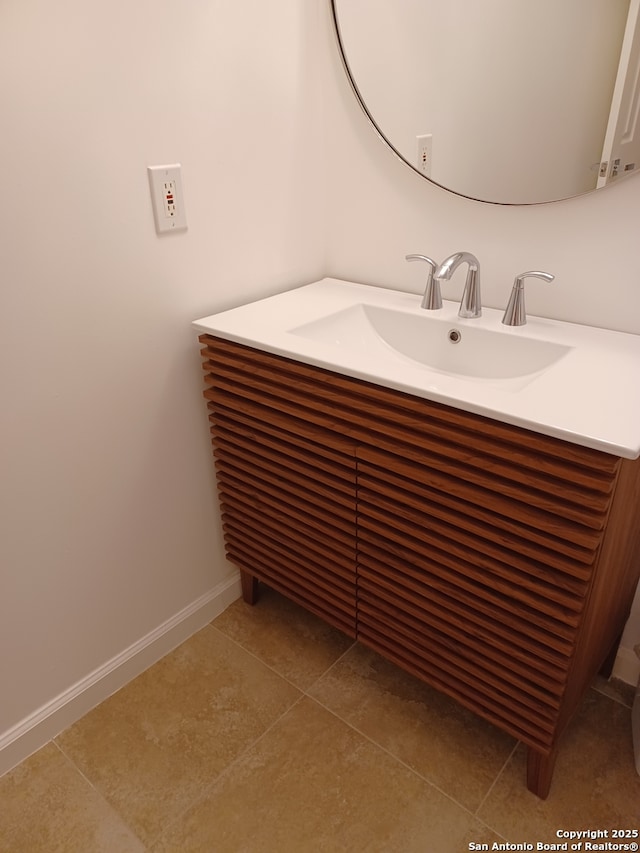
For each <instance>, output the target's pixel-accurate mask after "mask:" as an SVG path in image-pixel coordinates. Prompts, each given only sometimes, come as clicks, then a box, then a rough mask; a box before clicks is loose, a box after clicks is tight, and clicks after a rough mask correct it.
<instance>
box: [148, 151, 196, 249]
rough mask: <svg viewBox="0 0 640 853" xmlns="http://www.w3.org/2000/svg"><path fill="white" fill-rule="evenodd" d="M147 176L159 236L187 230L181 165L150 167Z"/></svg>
mask: <svg viewBox="0 0 640 853" xmlns="http://www.w3.org/2000/svg"><path fill="white" fill-rule="evenodd" d="M147 174H148V175H149V188H150V190H151V201H152V202H153V217H154V220H155V223H156V231H157V232H158V234H163V233H165V232H166V231H181V230H184V229H185V228H187V216H186V213H185V208H184V193H183V190H182V175H181V166H180V163H174V164H172V165H170V166H149V167H148V168H147Z"/></svg>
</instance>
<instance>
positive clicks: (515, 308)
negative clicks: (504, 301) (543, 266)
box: [502, 270, 555, 326]
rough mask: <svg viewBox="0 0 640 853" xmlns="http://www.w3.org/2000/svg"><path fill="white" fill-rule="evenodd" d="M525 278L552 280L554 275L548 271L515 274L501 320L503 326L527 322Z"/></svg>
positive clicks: (521, 324) (522, 324)
mask: <svg viewBox="0 0 640 853" xmlns="http://www.w3.org/2000/svg"><path fill="white" fill-rule="evenodd" d="M525 278H541V279H542V280H543V281H553V280H554V278H555V276H554V275H551V273H549V272H539V271H538V270H532V271H531V272H523V273H520V275H517V276H516V277H515V279H514V282H513V289H512V291H511V296H510V297H509V304H508V305H507V307H506V309H505V312H504V316H503V318H502V322H503V323H504V325H505V326H524V324H525V323H526V322H527V313H526V311H525V307H524V280H525Z"/></svg>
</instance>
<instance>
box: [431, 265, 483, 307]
mask: <svg viewBox="0 0 640 853" xmlns="http://www.w3.org/2000/svg"><path fill="white" fill-rule="evenodd" d="M462 263H466V264H468V266H469V269H468V271H467V278H466V281H465V285H464V292H463V294H462V300H461V301H460V309H459V311H458V316H459V317H480V316H481V314H482V301H481V297H480V262H479V261H478V259H477V258H476V256H475V255H472V254H471V252H456V253H455V254H453V255H450V256H449V257H448V258H446V259H445V260H444V261H443V262H442V263H441V264H440V266H439V267H438V269H437V270H436V271H435V273H434V274H433V277H434V279H435V280H436V281H449V279H450V278H451V276H452V275H453V273H454V272H455V271H456V270H457V268H458V267H459V266H460V264H462Z"/></svg>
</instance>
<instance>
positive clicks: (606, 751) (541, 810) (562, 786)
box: [479, 690, 640, 844]
mask: <svg viewBox="0 0 640 853" xmlns="http://www.w3.org/2000/svg"><path fill="white" fill-rule="evenodd" d="M525 758H526V755H525V750H524V748H523V747H518V750H517V751H516V753H515V755H514V757H513V759H512V760H511V762H510V763H509V765H508V766H507V768H506V769H505V771H504V773H503V774H502V776H501V777H500V779H499V780H498V782H497V784H496V786H495V788H494V789H493V791H492V792H491V794H490V795H489V797H488V798H487V801H486V802H485V803H484V804H483V806H482V808H481V809H480V811H479V816H480V817H482V818H483V820H485V821H486V823H488V824H489V825H490V826H491V827H492V828H493V829H495V830H496V831H497V832H499V833H500V834H501V835H503V836H504V837H505V838H508V839H509V841H511V842H530V843H534V844H535V843H536V842H538V841H540V842H545V843H552V842H555V843H558V838H557V837H556V832H557V830H558V829H602V830H612V829H614V828H615V829H639V828H640V777H639V776H638V775H637V774H636V772H635V768H634V763H633V748H632V743H631V723H630V711H629V709H628V708H626V707H624V706H623V705H621V704H620V703H618V702H615V701H613V700H611V699H610V698H608V697H606V696H603V695H602V694H601V693H599V692H597V691H595V690H590V691H589V693H588V694H587V698H586V699H585V702H584V704H583V706H582V708H581V710H580V712H579V714H578V716H577V717H576V718H575V719H574V720H573V722H572V723H571V725H570V727H569V729H568V730H567V732H566V733H565V737H564V738H563V740H562V742H561V745H560V751H559V754H558V759H557V762H556V767H555V772H554V776H553V781H552V784H551V792H550V794H549V797H548V799H547V800H540V799H539V798H538V797H536V796H535V795H534V794H531V793H530V792H529V791H528V790H527V788H526V774H525ZM609 840H611V839H609Z"/></svg>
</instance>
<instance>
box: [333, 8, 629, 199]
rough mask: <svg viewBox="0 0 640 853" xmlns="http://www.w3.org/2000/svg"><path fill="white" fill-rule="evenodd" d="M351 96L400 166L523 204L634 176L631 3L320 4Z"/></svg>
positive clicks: (476, 194)
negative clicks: (330, 21)
mask: <svg viewBox="0 0 640 853" xmlns="http://www.w3.org/2000/svg"><path fill="white" fill-rule="evenodd" d="M331 2H332V7H333V14H334V20H335V23H336V29H337V32H338V37H339V42H340V47H341V50H342V53H343V59H344V62H345V65H346V68H347V71H348V73H349V75H350V77H351V82H352V84H353V86H354V89H355V92H356V94H357V96H358V98H359V100H360V102H361V104H362V106H363V107H364V109H365V111H366V112H367V113H368V115H369V117H370V118H371V120H372V121H373V122H374V124H375V125H376V127H377V129H378V131H379V132H380V133H381V135H382V136H383V137H384V138H385V140H386V141H387V142H388V143H389V144H390V145H391V146H392V148H394V149H395V151H396V152H397V153H398V154H399V155H400V156H401V157H402V159H404V160H405V161H406V162H407V163H408V164H409V165H410V166H412V167H413V168H414V169H416V170H417V171H418V172H420V173H421V174H423V175H424V176H425V177H427V178H429V179H430V180H432V181H434V182H435V183H437V184H439V185H440V186H443V187H445V188H446V189H449V190H452V191H453V192H457V193H459V194H461V195H465V196H469V197H471V198H475V199H480V200H483V201H491V202H497V203H503V204H534V203H539V202H544V201H553V200H557V199H561V198H568V197H570V196H575V195H579V194H581V193H584V192H589V191H591V190H594V189H596V188H599V187H603V186H606V185H607V184H610V183H612V182H613V181H615V180H617V179H618V178H619V177H620V176H623V175H627V174H630V173H632V172H634V171H635V170H636V168H637V167H640V127H636V125H637V124H638V111H639V108H640V107H639V90H640V80H639V77H640V73H639V69H640V23H639V21H640V15H639V10H640V0H331Z"/></svg>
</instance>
